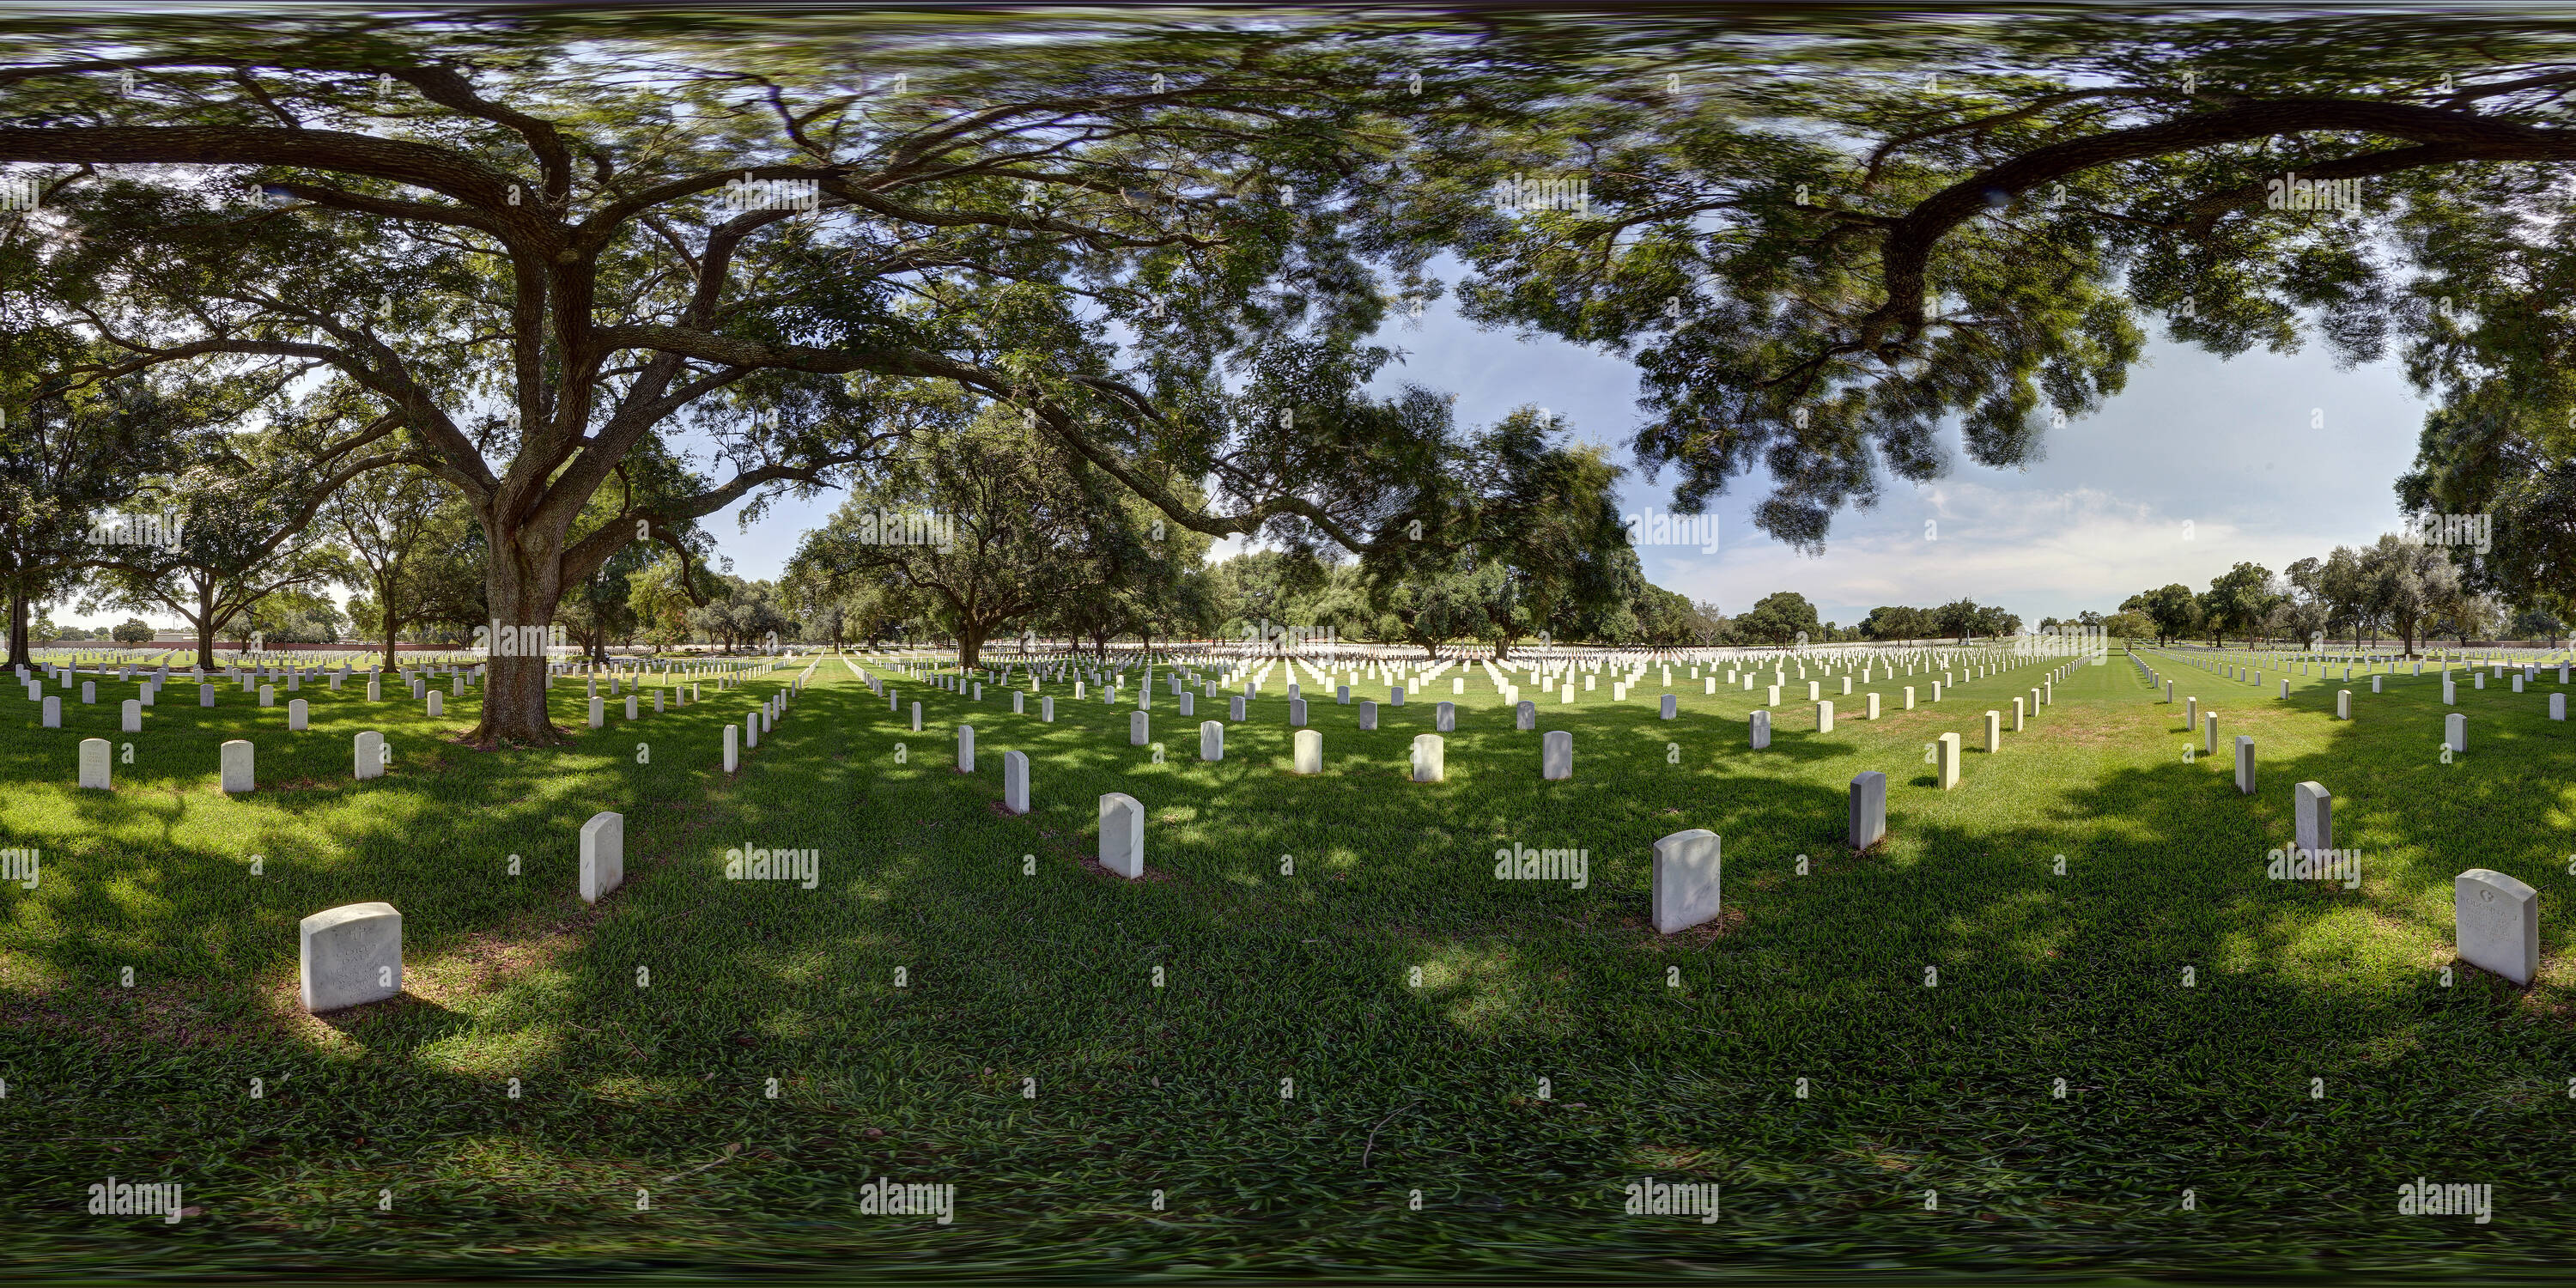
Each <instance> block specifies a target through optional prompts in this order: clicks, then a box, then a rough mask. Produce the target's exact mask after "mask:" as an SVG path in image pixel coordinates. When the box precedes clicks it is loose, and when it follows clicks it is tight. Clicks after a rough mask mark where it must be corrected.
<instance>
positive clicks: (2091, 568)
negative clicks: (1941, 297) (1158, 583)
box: [55, 302, 2424, 625]
mask: <svg viewBox="0 0 2576 1288" xmlns="http://www.w3.org/2000/svg"><path fill="white" fill-rule="evenodd" d="M1384 338H1385V341H1386V342H1387V343H1389V344H1390V345H1392V346H1395V347H1397V348H1400V349H1402V350H1404V351H1405V353H1406V356H1405V358H1404V360H1403V362H1402V363H1401V364H1399V365H1396V366H1394V367H1391V368H1390V369H1389V370H1388V371H1387V372H1386V373H1385V375H1384V377H1383V380H1382V383H1383V384H1385V385H1386V386H1388V387H1390V388H1391V387H1392V386H1393V385H1395V384H1397V383H1399V382H1402V381H1407V380H1410V381H1414V382H1417V383H1420V384H1423V385H1426V386H1429V387H1431V388H1434V389H1440V390H1444V391H1448V390H1454V391H1456V393H1457V394H1458V403H1457V414H1458V416H1459V418H1460V421H1461V423H1462V424H1486V423H1490V422H1492V421H1495V420H1498V419H1500V418H1502V417H1503V416H1505V415H1507V414H1509V413H1510V412H1511V411H1512V409H1514V408H1516V407H1519V406H1521V405H1523V404H1531V405H1535V406H1539V407H1544V408H1547V409H1548V410H1550V411H1552V412H1554V413H1556V414H1557V415H1558V416H1559V417H1560V418H1561V423H1563V424H1564V425H1565V426H1566V428H1567V429H1568V431H1569V432H1570V433H1572V434H1574V435H1576V436H1578V437H1581V438H1584V439H1587V440H1589V441H1592V442H1596V443H1602V444H1605V445H1609V446H1612V447H1613V448H1617V447H1618V445H1619V444H1622V443H1624V442H1625V441H1626V439H1627V438H1628V437H1629V435H1630V433H1631V431H1632V430H1633V429H1634V427H1635V425H1636V423H1637V420H1638V413H1637V410H1636V406H1635V400H1636V393H1637V383H1636V376H1635V373H1634V371H1633V370H1632V369H1631V368H1630V367H1629V366H1628V365H1627V363H1626V362H1625V361H1623V360H1621V359H1618V358H1615V357H1609V356H1604V355H1602V354H1598V353H1594V352H1589V351H1586V350H1584V349H1580V348H1577V347H1575V346H1573V345H1569V344H1565V343H1562V342H1559V341H1556V340H1552V339H1544V338H1541V339H1522V338H1519V337H1517V336H1515V335H1514V334H1512V333H1510V332H1507V331H1482V330H1478V329H1477V328H1475V327H1473V326H1470V325H1468V324H1466V323H1465V322H1462V321H1460V320H1459V319H1458V318H1457V316H1456V315H1455V314H1454V313H1453V312H1451V311H1450V310H1449V309H1448V308H1447V307H1446V303H1445V302H1443V303H1442V304H1440V305H1436V306H1434V307H1432V308H1430V309H1428V310H1426V311H1425V313H1424V315H1423V317H1422V318H1421V320H1420V321H1419V323H1418V324H1399V325H1396V326H1392V327H1390V328H1389V330H1388V332H1387V334H1386V336H1385V337H1384ZM2148 359H2149V360H2148V362H2147V363H2146V364H2145V365H2143V366H2141V367H2139V368H2138V369H2137V370H2135V371H2134V372H2133V373H2132V374H2131V377H2130V381H2129V387H2128V389H2127V390H2126V391H2125V392H2123V393H2122V394H2121V395H2119V396H2118V397H2117V398H2114V399H2112V400H2110V401H2109V402H2108V403H2106V404H2105V406H2104V407H2103V409H2102V410H2101V411H2100V412H2098V413H2096V414H2095V415H2093V416H2090V417H2086V418H2083V419H2080V420H2076V421H2073V422H2071V423H2070V424H2068V426H2067V427H2066V428H2065V429H2064V430H2061V431H2055V432H2052V433H2051V434H2049V435H2048V437H2047V439H2046V452H2047V455H2046V458H2045V459H2043V460H2040V461H2037V462H2035V463H2033V464H2031V465H2030V466H2028V467H2026V468H2023V469H2018V470H1993V469H1986V468H1982V467H1980V466H1977V465H1974V464H1972V463H1970V462H1969V461H1968V460H1967V458H1966V457H1965V456H1964V455H1963V454H1962V453H1961V452H1960V451H1959V448H1958V439H1957V435H1956V434H1955V433H1952V434H1949V435H1947V440H1948V442H1947V446H1948V449H1949V456H1950V468H1949V470H1948V472H1947V473H1946V474H1944V475H1943V476H1942V477H1940V478H1938V479H1935V480H1933V481H1932V482H1930V483H1925V484H1920V485H1917V484H1910V483H1905V482H1903V481H1901V480H1897V481H1891V482H1889V483H1888V484H1887V486H1886V487H1885V488H1884V490H1883V494H1882V497H1881V499H1880V502H1879V504H1878V506H1877V508H1875V509H1874V510H1870V511H1865V512H1846V513H1845V514H1843V515H1841V516H1839V517H1837V519H1836V520H1835V524H1834V530H1833V533H1832V535H1831V536H1830V538H1829V539H1828V542H1827V547H1826V551H1825V553H1824V554H1823V555H1822V556H1820V557H1809V556H1805V555H1801V554H1798V553H1797V552H1795V551H1793V550H1791V549H1789V548H1788V547H1786V546H1783V545H1781V544H1780V543H1778V542H1776V541H1773V540H1771V539H1770V538H1768V537H1765V536H1763V535H1762V534H1761V533H1760V532H1759V531H1757V530H1756V529H1755V528H1754V527H1753V525H1752V523H1751V521H1750V520H1749V518H1748V517H1747V516H1748V515H1749V514H1750V513H1751V510H1752V508H1753V507H1754V506H1755V505H1756V504H1758V503H1759V502H1760V501H1761V499H1762V496H1763V495H1764V493H1765V492H1766V491H1767V490H1768V481H1767V479H1749V480H1741V481H1739V482H1738V483H1737V485H1736V487H1735V488H1734V490H1732V491H1731V492H1730V493H1729V494H1728V495H1726V496H1724V497H1721V498H1719V499H1718V500H1717V502H1716V503H1715V504H1714V506H1713V512H1714V513H1715V514H1716V515H1717V516H1718V524H1719V544H1720V548H1719V550H1718V551H1717V552H1716V553H1714V554H1707V555H1703V554H1701V553H1699V551H1698V548H1697V544H1696V543H1694V544H1693V545H1691V546H1689V547H1686V548H1679V547H1649V548H1645V549H1641V550H1640V551H1639V554H1640V556H1641V557H1642V558H1643V560H1644V563H1645V568H1646V575H1647V576H1648V577H1649V578H1650V579H1652V580H1653V581H1654V582H1655V583H1656V584H1657V585H1660V586H1663V587H1665V588H1667V589H1670V590H1674V591H1679V592H1681V593H1683V594H1686V595H1689V596H1690V597H1692V598H1693V599H1705V600H1713V601H1715V602H1716V603H1717V605H1718V606H1719V608H1721V609H1722V610H1724V611H1725V612H1727V613H1730V614H1733V613H1739V612H1742V611H1744V610H1745V609H1746V608H1749V607H1751V606H1752V604H1753V603H1754V601H1756V600H1758V599H1760V598H1761V597H1762V596H1764V595H1767V594H1769V593H1771V592H1773V591H1775V590H1795V591H1797V592H1799V593H1801V594H1804V595H1805V596H1806V597H1807V598H1808V599H1809V600H1810V601H1812V602H1814V604H1815V605H1816V609H1817V612H1818V614H1819V616H1821V617H1823V618H1824V619H1825V620H1828V621H1834V622H1839V623H1843V624H1846V625H1848V624H1851V623H1853V622H1856V621H1858V620H1859V619H1860V618H1861V617H1862V616H1863V615H1865V614H1866V613H1867V612H1868V611H1869V610H1870V609H1871V608H1873V607H1875V606H1877V605H1880V604H1891V603H1902V604H1916V605H1931V604H1939V603H1945V602H1947V601H1949V600H1952V599H1956V598H1959V597H1960V596H1963V595H1964V596H1966V597H1968V598H1971V599H1974V600H1977V601H1978V602H1980V603H2000V604H2002V605H2003V606H2004V607H2006V608H2007V609H2010V610H2011V611H2014V612H2017V613H2019V614H2021V615H2022V617H2023V619H2024V620H2025V621H2026V622H2028V623H2031V624H2034V625H2035V624H2037V623H2038V622H2039V621H2040V619H2042V618H2043V617H2051V616H2056V617H2066V616H2072V615H2073V614H2074V613H2076V612H2078V611H2080V610H2083V609H2086V608H2092V609H2097V610H2101V611H2105V612H2107V611H2110V610H2112V609H2114V608H2116V607H2117V606H2118V604H2119V602H2120V601H2121V600H2122V599H2124V598H2126V597H2128V596H2129V595H2131V594H2134V593H2136V592H2137V591H2140V590H2144V589H2147V588H2150V587H2154V586H2161V585H2164V584H2165V583H2167V582H2174V581H2179V582H2182V583H2184V584H2186V585H2189V586H2191V587H2193V588H2195V589H2199V588H2202V587H2205V586H2207V585H2208V583H2209V581H2210V579H2211V578H2213V577H2216V576H2217V575H2219V574H2220V573H2222V572H2225V571H2226V570H2227V569H2228V568H2229V567H2230V566H2232V565H2233V564H2235V563H2236V562H2238V561H2239V560H2251V561H2253V562H2255V563H2259V564H2262V565H2263V566H2265V567H2267V568H2270V569H2272V570H2273V571H2275V572H2278V571H2280V570H2281V569H2282V568H2283V567H2285V566H2286V565H2287V564H2288V563H2289V562H2290V561H2292V560H2294V559H2298V558H2301V557H2304V556H2308V555H2320V556H2321V555H2323V554H2325V553H2326V552H2327V551H2329V550H2331V549H2333V548H2334V547H2335V546H2337V545H2353V544H2359V543H2363V542H2367V541H2371V540H2374V539H2376V538H2377V536H2378V535H2379V534H2380V533H2382V532H2390V531H2394V530H2396V528H2397V524H2398V513H2397V503H2396V496H2395V493H2394V491H2393V489H2392V484H2393V483H2394V482H2395V480H2396V478H2397V476H2398V475H2399V474H2400V473H2402V472H2404V471H2405V470H2406V468H2407V467H2408V466H2409V464H2410V463H2411V462H2412V460H2413V456H2414V445H2415V439H2416V433H2417V430H2418V429H2419V428H2420V426H2421V425H2422V422H2423V414H2424V404H2423V403H2422V402H2421V400H2419V399H2417V398H2416V397H2415V396H2414V394H2413V392H2412V391H2411V390H2410V389H2408V388H2407V386H2406V383H2405V380H2404V379H2403V377H2402V376H2401V375H2400V373H2399V371H2398V369H2397V366H2396V364H2395V363H2394V362H2393V361H2392V362H2384V363H2380V364H2377V365H2374V366H2369V367H2363V368H2360V369H2357V370H2353V371H2338V370H2336V369H2335V366H2334V364H2333V362H2332V360H2331V359H2330V357H2329V356H2328V355H2327V354H2326V353H2325V352H2324V351H2323V350H2322V349H2320V348H2316V347H2310V348H2308V349H2306V350H2303V351H2302V352H2299V353H2296V354H2291V355H2272V354H2264V353H2253V354H2246V355H2243V356H2240V357H2238V358H2235V359H2233V360H2230V361H2221V360H2219V359H2218V358H2216V357H2214V356H2211V355H2209V354H2206V353H2202V352H2199V351H2197V350H2194V349H2190V348H2185V347H2178V346H2172V345H2166V344H2162V343H2158V344H2155V345H2153V346H2151V347H2150V349H2149V351H2148ZM2316 422H2321V423H2322V425H2323V428H2321V429H2312V428H2310V426H2311V424H2312V423H2316ZM1614 455H1615V456H1616V458H1617V459H1619V460H1621V461H1623V462H1625V461H1627V460H1628V456H1627V453H1626V452H1625V450H1624V449H1620V450H1616V451H1615V452H1614ZM1672 481H1673V480H1672V476H1671V475H1670V474H1667V475H1665V477H1663V478H1662V479H1660V480H1655V479H1649V478H1647V477H1646V476H1645V475H1644V474H1643V473H1640V472H1636V471H1634V470H1633V469H1632V471H1631V473H1630V474H1629V475H1628V476H1627V477H1626V478H1625V479H1624V480H1623V496H1622V499H1623V501H1624V503H1625V508H1626V510H1628V511H1629V512H1632V513H1634V512H1643V511H1644V510H1645V509H1646V508H1647V507H1648V506H1653V507H1655V508H1657V509H1666V508H1669V506H1670V504H1671V500H1672V489H1671V483H1672ZM839 504H840V496H839V495H838V494H833V495H827V496H824V497H821V498H817V499H816V500H814V501H810V502H797V501H792V500H790V501H783V502H781V503H779V504H777V505H775V506H773V507H772V508H771V510H770V511H769V513H768V514H766V515H764V516H763V517H762V519H761V520H760V521H759V522H758V523H755V524H752V525H751V526H749V527H747V528H746V527H743V526H741V525H740V524H739V522H738V519H739V515H740V513H741V510H742V508H743V507H741V506H735V507H732V508H730V509H728V510H725V511H722V512H720V513H718V514H715V515H711V516H709V517H708V519H707V520H706V521H705V522H706V526H707V528H708V530H709V531H710V532H712V533H713V534H714V535H715V537H716V541H717V545H718V549H719V551H720V552H721V554H722V555H723V556H724V557H725V558H728V559H730V560H731V569H730V570H731V571H732V572H734V573H736V574H738V575H741V576H745V577H756V578H775V577H777V576H778V575H779V574H780V572H781V571H782V570H783V569H784V567H785V565H786V562H787V559H788V557H789V556H790V555H792V554H794V552H795V549H796V544H797V541H798V539H799V538H800V537H801V536H802V535H803V534H804V533H805V532H806V531H807V530H808V529H810V528H813V527H815V526H818V525H819V524H821V523H822V522H823V521H824V519H826V518H827V517H828V516H829V515H830V514H831V512H832V510H833V509H835V508H836V507H837V506H838V505H839ZM1927 521H1930V522H1932V523H1933V524H1934V525H1936V526H1935V527H1934V528H1932V529H1931V530H1930V531H1931V534H1932V535H1931V536H1929V537H1928V538H1927V528H1926V522H1927ZM1223 551H1224V548H1223V547H1220V551H1219V553H1223ZM124 616H125V614H93V615H86V616H84V615H81V614H76V613H72V612H69V611H66V610H64V609H57V611H56V613H55V620H56V621H58V622H64V623H67V624H68V623H78V624H82V625H99V624H107V623H112V622H115V621H121V620H123V618H124ZM147 620H151V621H153V622H154V624H155V625H176V624H177V623H176V622H175V621H170V622H163V621H161V620H160V619H158V618H147Z"/></svg>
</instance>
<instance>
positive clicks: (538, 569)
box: [471, 517, 565, 747]
mask: <svg viewBox="0 0 2576 1288" xmlns="http://www.w3.org/2000/svg"><path fill="white" fill-rule="evenodd" d="M483 532H484V536H485V538H486V539H487V544H488V546H489V548H490V550H491V552H492V554H491V559H490V561H489V562H488V563H486V564H485V566H484V574H483V591H484V595H485V598H486V602H488V603H489V604H490V605H491V611H492V626H493V630H492V633H491V637H490V638H489V639H488V640H487V641H486V644H487V649H488V651H487V654H486V664H487V665H488V666H489V667H490V674H489V676H488V678H487V679H486V680H485V682H484V689H483V723H481V724H479V725H477V726H475V728H474V732H473V734H472V735H471V738H472V740H473V741H474V742H475V743H477V744H479V745H482V746H485V747H494V746H499V745H501V744H503V743H514V744H518V745H520V746H534V747H543V746H553V745H555V744H558V743H561V742H563V741H564V737H565V735H564V731H563V730H561V729H558V728H556V727H555V723H554V721H553V719H552V718H550V717H549V716H548V714H547V711H546V661H547V657H546V648H545V646H546V644H547V643H548V642H550V641H551V640H552V638H553V630H552V628H553V626H554V619H555V603H556V601H557V600H558V599H559V598H560V597H561V593H562V571H563V562H562V558H561V556H560V555H559V554H558V553H557V552H556V551H555V550H554V549H545V548H539V545H540V543H543V542H544V541H545V538H544V537H543V536H541V535H540V534H539V533H537V532H534V531H530V530H527V529H518V530H513V531H504V530H501V527H500V525H499V524H498V523H496V522H494V521H493V520H491V519H490V518H488V517H487V518H485V519H484V524H483ZM503 631H508V632H509V634H507V635H504V634H503V633H502V632H503Z"/></svg>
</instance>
